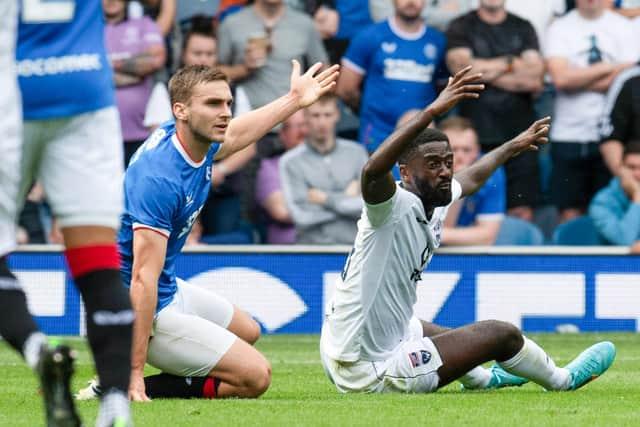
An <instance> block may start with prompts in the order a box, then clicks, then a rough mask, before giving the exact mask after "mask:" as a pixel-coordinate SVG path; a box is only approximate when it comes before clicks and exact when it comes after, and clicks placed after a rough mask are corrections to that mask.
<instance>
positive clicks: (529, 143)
mask: <svg viewBox="0 0 640 427" xmlns="http://www.w3.org/2000/svg"><path fill="white" fill-rule="evenodd" d="M550 123H551V117H549V116H547V117H545V118H543V119H540V120H536V121H535V122H533V124H532V125H531V126H529V129H527V130H525V131H524V132H522V133H521V134H520V135H518V136H516V137H515V138H513V139H512V140H511V141H509V144H510V145H511V146H512V149H513V155H514V156H517V155H518V154H520V153H522V152H523V151H536V150H538V146H537V145H536V144H544V143H547V142H549V138H547V135H548V134H549V127H550Z"/></svg>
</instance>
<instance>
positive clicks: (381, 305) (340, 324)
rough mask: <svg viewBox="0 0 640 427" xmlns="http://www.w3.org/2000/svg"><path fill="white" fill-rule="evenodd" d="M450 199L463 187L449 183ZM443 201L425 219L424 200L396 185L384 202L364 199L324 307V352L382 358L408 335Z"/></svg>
mask: <svg viewBox="0 0 640 427" xmlns="http://www.w3.org/2000/svg"><path fill="white" fill-rule="evenodd" d="M451 192H452V200H451V202H454V201H456V200H458V199H459V198H460V194H461V192H462V189H461V187H460V184H459V183H458V181H456V180H455V179H454V180H453V181H452V183H451ZM449 206H450V204H449V205H447V206H442V207H438V208H436V209H435V210H434V212H433V215H432V217H431V218H430V219H429V220H428V219H427V218H426V214H425V211H424V207H423V205H422V201H421V200H420V199H419V198H418V197H417V196H416V195H415V194H413V193H411V192H409V191H407V190H405V189H403V188H402V187H400V186H399V185H398V187H397V188H396V192H395V194H394V195H393V197H392V198H391V199H390V200H387V201H386V202H383V203H380V204H376V205H369V204H365V206H364V209H363V212H362V217H361V218H360V220H359V221H358V234H357V236H356V241H355V245H354V248H353V250H352V252H351V255H350V256H349V258H348V259H347V262H346V263H345V268H344V271H343V273H342V276H341V278H339V279H338V280H337V283H336V288H335V291H334V294H333V298H332V300H331V301H330V302H329V304H328V305H327V307H326V312H325V324H324V327H323V334H322V348H323V351H324V352H325V353H326V354H327V355H328V356H329V357H331V358H332V359H335V360H341V361H345V362H355V361H358V360H366V361H380V360H386V359H387V358H389V357H390V356H391V355H392V354H393V350H394V349H395V348H396V347H397V346H398V345H399V344H400V342H401V341H403V340H405V339H407V338H408V336H409V330H408V329H409V320H410V319H411V317H412V316H413V306H414V304H415V303H416V282H417V281H418V280H419V279H420V275H421V273H422V271H423V270H424V269H425V268H426V266H427V265H428V264H429V261H430V260H431V257H432V256H433V253H434V251H435V250H436V248H437V247H438V246H440V235H441V233H442V227H443V223H444V220H445V217H446V215H447V210H448V208H449Z"/></svg>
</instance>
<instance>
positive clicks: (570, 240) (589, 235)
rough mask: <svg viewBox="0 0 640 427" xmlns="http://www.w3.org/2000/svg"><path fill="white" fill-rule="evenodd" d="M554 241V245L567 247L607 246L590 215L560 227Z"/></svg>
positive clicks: (555, 232)
mask: <svg viewBox="0 0 640 427" xmlns="http://www.w3.org/2000/svg"><path fill="white" fill-rule="evenodd" d="M552 241H553V244H554V245H565V246H598V245H606V244H607V242H606V241H605V240H604V239H603V238H602V237H601V236H600V234H599V233H598V230H597V229H596V227H595V225H594V224H593V221H592V220H591V218H590V217H589V216H588V215H582V216H579V217H577V218H575V219H572V220H570V221H567V222H565V223H563V224H560V225H558V226H557V227H556V229H555V230H554V231H553V239H552Z"/></svg>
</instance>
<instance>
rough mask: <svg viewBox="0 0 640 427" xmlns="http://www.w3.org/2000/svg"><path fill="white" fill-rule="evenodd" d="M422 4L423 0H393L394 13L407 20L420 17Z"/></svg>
mask: <svg viewBox="0 0 640 427" xmlns="http://www.w3.org/2000/svg"><path fill="white" fill-rule="evenodd" d="M424 4H425V0H393V5H394V7H395V9H396V14H397V15H398V16H399V17H401V18H403V19H406V20H409V21H411V20H415V19H418V18H420V14H421V13H422V9H424Z"/></svg>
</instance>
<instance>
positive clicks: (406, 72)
mask: <svg viewBox="0 0 640 427" xmlns="http://www.w3.org/2000/svg"><path fill="white" fill-rule="evenodd" d="M433 71H434V66H433V64H428V65H422V64H418V63H417V62H416V61H414V60H413V59H394V58H386V59H385V60H384V77H385V79H389V80H403V81H407V82H417V83H430V82H431V79H432V77H433Z"/></svg>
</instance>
